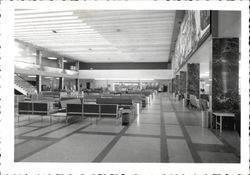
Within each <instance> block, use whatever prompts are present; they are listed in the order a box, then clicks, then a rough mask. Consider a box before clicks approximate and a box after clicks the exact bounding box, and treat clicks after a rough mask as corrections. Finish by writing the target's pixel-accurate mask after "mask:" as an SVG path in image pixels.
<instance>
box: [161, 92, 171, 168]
mask: <svg viewBox="0 0 250 175" xmlns="http://www.w3.org/2000/svg"><path fill="white" fill-rule="evenodd" d="M162 98H163V97H161V98H160V112H161V145H160V150H161V162H164V163H166V162H169V156H168V148H167V138H166V128H165V122H164V116H163V107H162V105H163V104H162V103H163V102H162Z"/></svg>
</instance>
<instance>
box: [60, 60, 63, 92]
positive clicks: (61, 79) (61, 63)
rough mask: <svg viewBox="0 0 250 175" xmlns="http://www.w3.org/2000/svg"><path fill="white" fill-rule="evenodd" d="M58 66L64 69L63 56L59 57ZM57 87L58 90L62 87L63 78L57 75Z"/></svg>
mask: <svg viewBox="0 0 250 175" xmlns="http://www.w3.org/2000/svg"><path fill="white" fill-rule="evenodd" d="M59 68H61V69H62V70H64V58H63V57H62V58H60V59H59ZM59 89H60V90H62V89H64V78H63V77H59Z"/></svg>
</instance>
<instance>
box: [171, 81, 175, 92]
mask: <svg viewBox="0 0 250 175" xmlns="http://www.w3.org/2000/svg"><path fill="white" fill-rule="evenodd" d="M172 92H175V79H174V78H173V79H172Z"/></svg>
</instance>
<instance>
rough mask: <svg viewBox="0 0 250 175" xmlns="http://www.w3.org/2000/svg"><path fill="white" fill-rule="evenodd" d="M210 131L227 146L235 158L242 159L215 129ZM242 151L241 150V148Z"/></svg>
mask: <svg viewBox="0 0 250 175" xmlns="http://www.w3.org/2000/svg"><path fill="white" fill-rule="evenodd" d="M210 131H211V132H212V133H213V134H214V135H215V136H216V137H217V138H218V139H219V140H220V141H221V142H222V143H223V144H224V145H225V146H227V147H228V148H229V150H230V151H231V153H233V154H234V155H235V156H237V157H240V152H238V151H237V150H236V149H235V148H234V147H233V146H232V145H230V144H229V143H228V142H227V141H226V140H225V139H223V138H222V137H221V136H220V135H218V133H217V132H216V131H214V130H213V129H210ZM239 149H240V148H239Z"/></svg>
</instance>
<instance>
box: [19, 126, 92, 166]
mask: <svg viewBox="0 0 250 175" xmlns="http://www.w3.org/2000/svg"><path fill="white" fill-rule="evenodd" d="M90 125H91V123H89V124H87V125H85V126H83V127H81V128H79V129H77V130H76V131H74V132H72V133H69V134H67V135H65V136H63V137H61V138H59V139H57V140H55V141H52V142H51V143H49V144H48V145H45V146H43V147H41V148H39V149H37V150H35V151H32V152H30V153H28V154H26V155H23V156H21V157H19V158H18V159H15V162H19V161H22V160H23V159H25V158H27V157H29V156H31V155H33V154H35V153H37V152H39V151H41V150H43V149H45V148H48V147H49V146H51V145H53V144H55V143H57V142H59V141H61V140H63V139H65V138H67V137H69V136H71V135H73V134H75V133H77V132H79V131H80V130H82V129H84V128H87V127H88V126H90Z"/></svg>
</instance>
